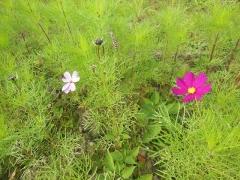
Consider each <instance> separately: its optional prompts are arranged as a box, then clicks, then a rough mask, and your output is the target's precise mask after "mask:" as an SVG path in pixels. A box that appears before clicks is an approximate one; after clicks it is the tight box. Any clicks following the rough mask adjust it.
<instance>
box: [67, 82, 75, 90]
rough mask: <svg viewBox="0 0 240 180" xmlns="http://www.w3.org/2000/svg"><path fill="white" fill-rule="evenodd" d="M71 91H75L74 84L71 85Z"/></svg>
mask: <svg viewBox="0 0 240 180" xmlns="http://www.w3.org/2000/svg"><path fill="white" fill-rule="evenodd" d="M69 89H70V90H71V91H75V90H76V86H75V84H74V83H71V85H70V88H69Z"/></svg>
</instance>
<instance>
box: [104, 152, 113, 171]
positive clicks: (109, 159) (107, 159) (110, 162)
mask: <svg viewBox="0 0 240 180" xmlns="http://www.w3.org/2000/svg"><path fill="white" fill-rule="evenodd" d="M104 164H105V166H106V168H108V169H109V170H110V171H114V170H115V166H114V161H113V158H112V155H111V154H110V153H109V151H108V152H107V155H106V157H105V160H104Z"/></svg>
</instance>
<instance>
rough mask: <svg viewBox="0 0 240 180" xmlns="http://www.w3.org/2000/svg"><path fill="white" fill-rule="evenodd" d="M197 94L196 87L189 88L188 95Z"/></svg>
mask: <svg viewBox="0 0 240 180" xmlns="http://www.w3.org/2000/svg"><path fill="white" fill-rule="evenodd" d="M195 92H196V88H195V87H190V88H188V94H194V93H195Z"/></svg>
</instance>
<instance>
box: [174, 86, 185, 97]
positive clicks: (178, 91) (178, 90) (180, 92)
mask: <svg viewBox="0 0 240 180" xmlns="http://www.w3.org/2000/svg"><path fill="white" fill-rule="evenodd" d="M172 93H173V94H175V95H184V94H186V93H187V90H186V88H183V89H182V88H177V87H174V88H172Z"/></svg>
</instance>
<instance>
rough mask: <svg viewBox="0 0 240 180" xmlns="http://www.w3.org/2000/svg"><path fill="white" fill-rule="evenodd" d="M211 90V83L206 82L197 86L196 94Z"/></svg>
mask: <svg viewBox="0 0 240 180" xmlns="http://www.w3.org/2000/svg"><path fill="white" fill-rule="evenodd" d="M211 90H212V86H211V84H206V85H204V86H201V87H199V88H198V90H197V94H203V95H204V94H207V93H209V92H210V91H211Z"/></svg>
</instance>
